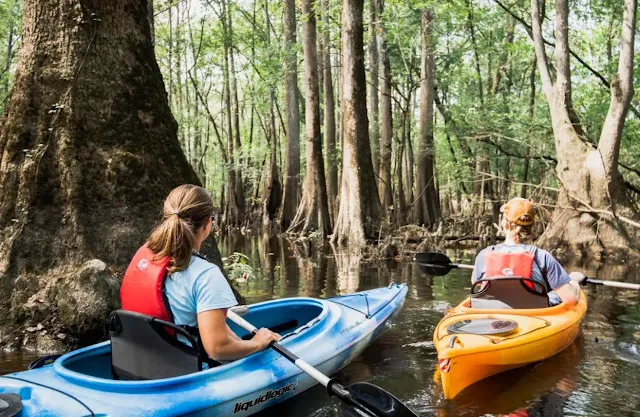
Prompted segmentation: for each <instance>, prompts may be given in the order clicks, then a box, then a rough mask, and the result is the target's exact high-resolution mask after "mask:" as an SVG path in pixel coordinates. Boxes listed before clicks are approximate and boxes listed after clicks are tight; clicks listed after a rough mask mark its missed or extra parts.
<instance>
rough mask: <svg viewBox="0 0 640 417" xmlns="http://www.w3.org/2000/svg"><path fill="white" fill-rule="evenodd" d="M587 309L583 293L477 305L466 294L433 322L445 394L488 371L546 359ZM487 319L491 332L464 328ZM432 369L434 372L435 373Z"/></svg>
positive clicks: (569, 337)
mask: <svg viewBox="0 0 640 417" xmlns="http://www.w3.org/2000/svg"><path fill="white" fill-rule="evenodd" d="M586 312H587V299H586V297H585V295H584V293H582V291H581V292H580V300H579V301H578V303H577V304H576V305H575V306H573V307H572V308H568V307H567V306H566V304H564V303H562V304H560V305H557V306H554V307H548V308H539V309H513V310H480V309H472V308H470V307H469V299H467V300H465V301H463V302H462V303H460V304H459V305H458V306H457V307H455V308H452V309H449V310H448V311H447V313H446V315H445V317H444V318H443V319H442V320H441V321H440V323H438V326H436V329H435V332H434V334H433V342H434V344H435V347H436V350H437V351H438V361H439V367H440V370H439V374H440V375H439V376H440V378H439V379H440V380H441V381H442V390H443V392H444V398H445V399H451V398H454V397H455V396H456V395H457V394H458V393H459V392H460V391H462V390H463V389H465V388H466V387H468V386H469V385H471V384H473V383H475V382H477V381H480V380H482V379H484V378H487V377H489V376H491V375H495V374H498V373H500V372H504V371H508V370H510V369H514V368H518V367H521V366H525V365H527V364H530V363H533V362H539V361H542V360H544V359H547V358H549V357H551V356H553V355H555V354H557V353H559V352H561V351H562V350H563V349H565V348H566V347H567V346H569V345H570V344H571V343H573V341H574V340H575V338H576V336H577V335H578V332H579V331H580V324H581V323H582V320H583V319H584V316H585V314H586ZM480 322H490V323H492V324H493V326H494V327H496V328H498V329H499V328H500V327H503V330H504V331H503V332H500V329H499V330H498V331H496V334H484V335H478V334H473V333H465V325H467V326H468V324H470V323H471V325H473V323H480ZM437 376H438V375H437V374H436V378H437Z"/></svg>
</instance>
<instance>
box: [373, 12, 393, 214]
mask: <svg viewBox="0 0 640 417" xmlns="http://www.w3.org/2000/svg"><path fill="white" fill-rule="evenodd" d="M377 1H378V7H377V9H378V13H379V15H380V17H379V19H378V23H377V25H376V26H377V28H378V30H377V32H378V37H379V43H380V72H381V74H380V75H381V78H382V80H381V81H382V91H381V93H382V97H381V99H380V107H381V108H382V109H381V114H380V170H379V177H380V181H379V184H378V185H379V190H380V197H381V199H382V201H381V203H382V210H383V214H384V215H386V214H387V210H388V209H389V208H390V207H391V206H393V191H392V186H393V181H392V179H391V148H392V143H393V121H392V114H391V63H390V61H389V49H388V48H387V40H386V39H385V34H384V28H383V26H382V22H381V20H382V17H381V16H382V13H383V10H384V0H377ZM373 169H374V170H375V169H376V167H375V165H374V167H373Z"/></svg>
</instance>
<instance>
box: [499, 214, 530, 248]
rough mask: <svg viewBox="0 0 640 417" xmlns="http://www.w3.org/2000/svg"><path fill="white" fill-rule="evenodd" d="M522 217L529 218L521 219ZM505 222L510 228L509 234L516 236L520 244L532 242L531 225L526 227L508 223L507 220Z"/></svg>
mask: <svg viewBox="0 0 640 417" xmlns="http://www.w3.org/2000/svg"><path fill="white" fill-rule="evenodd" d="M523 217H526V218H529V216H526V215H525V216H522V217H521V219H522V218H523ZM505 220H506V219H505ZM523 221H527V220H523ZM507 222H508V223H509V226H510V228H511V233H513V234H514V235H516V236H518V240H519V241H520V242H521V243H522V242H528V241H532V240H534V239H533V237H534V236H533V223H532V224H529V225H527V226H522V225H519V224H517V223H514V222H510V221H509V220H507Z"/></svg>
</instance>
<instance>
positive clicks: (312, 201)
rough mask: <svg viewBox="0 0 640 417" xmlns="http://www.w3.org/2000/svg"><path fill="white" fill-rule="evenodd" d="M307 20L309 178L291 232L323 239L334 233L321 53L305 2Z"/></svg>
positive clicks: (311, 8)
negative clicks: (322, 112) (317, 234)
mask: <svg viewBox="0 0 640 417" xmlns="http://www.w3.org/2000/svg"><path fill="white" fill-rule="evenodd" d="M302 12H303V14H304V16H305V19H304V29H303V31H304V72H305V76H306V79H307V83H306V84H307V95H306V106H305V130H306V133H305V136H306V161H307V175H306V178H305V182H304V186H303V190H302V199H301V201H300V205H299V207H298V212H297V213H296V217H295V218H294V220H293V222H292V223H291V226H290V227H289V230H288V232H289V233H299V232H302V233H308V232H310V231H312V230H319V231H320V232H321V233H322V236H327V235H329V234H331V220H330V218H329V207H328V205H327V184H326V179H325V174H324V159H323V157H322V138H321V136H320V93H319V86H318V51H317V37H316V14H315V1H314V0H304V1H303V2H302Z"/></svg>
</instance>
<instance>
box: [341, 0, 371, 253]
mask: <svg viewBox="0 0 640 417" xmlns="http://www.w3.org/2000/svg"><path fill="white" fill-rule="evenodd" d="M362 13H363V2H362V1H361V0H344V1H343V6H342V83H343V98H342V132H343V159H342V165H343V166H342V187H341V191H340V194H341V195H340V210H339V212H338V217H337V220H336V225H335V231H334V233H333V236H332V241H334V242H338V243H340V244H343V245H348V246H349V247H350V248H351V249H352V250H355V251H359V250H360V249H361V248H362V247H363V246H364V245H365V244H366V238H367V237H373V236H375V234H376V232H378V229H377V227H378V225H379V223H380V212H381V208H380V200H379V198H378V189H377V187H376V182H375V179H374V173H373V164H372V162H371V148H370V145H369V132H368V123H367V103H366V100H367V90H366V81H365V73H364V49H363V33H362V32H363V22H362Z"/></svg>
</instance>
